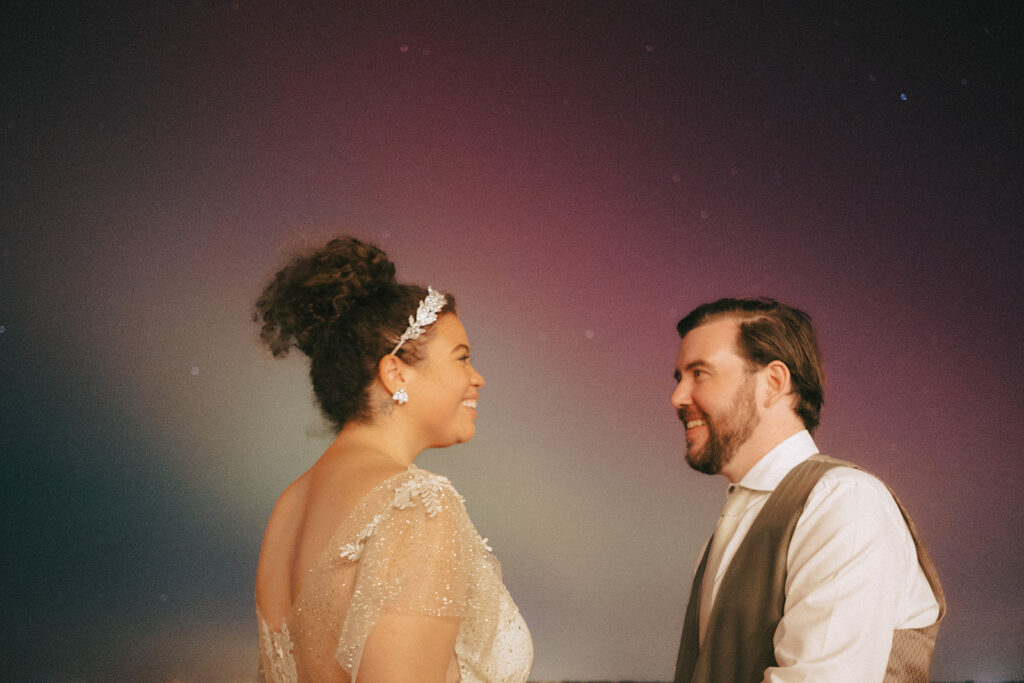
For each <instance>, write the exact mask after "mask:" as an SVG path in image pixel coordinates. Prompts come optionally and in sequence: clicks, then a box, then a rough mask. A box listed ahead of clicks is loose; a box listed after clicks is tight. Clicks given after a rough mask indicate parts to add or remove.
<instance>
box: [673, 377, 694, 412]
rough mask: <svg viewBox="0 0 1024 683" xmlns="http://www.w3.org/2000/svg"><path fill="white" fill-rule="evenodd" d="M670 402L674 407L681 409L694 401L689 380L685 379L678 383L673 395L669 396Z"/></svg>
mask: <svg viewBox="0 0 1024 683" xmlns="http://www.w3.org/2000/svg"><path fill="white" fill-rule="evenodd" d="M669 402H670V403H671V404H672V407H673V408H676V409H679V408H682V407H683V406H688V405H690V403H691V402H692V401H691V399H690V386H689V382H687V381H686V380H685V379H684V380H682V381H681V382H679V384H677V385H676V388H675V390H674V391H673V392H672V395H671V396H669Z"/></svg>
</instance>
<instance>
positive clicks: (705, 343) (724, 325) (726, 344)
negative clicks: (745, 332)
mask: <svg viewBox="0 0 1024 683" xmlns="http://www.w3.org/2000/svg"><path fill="white" fill-rule="evenodd" d="M738 331H739V321H738V320H737V319H736V318H732V317H729V318H719V319H717V320H712V321H711V322H708V323H705V324H703V325H699V326H697V327H695V328H693V329H692V330H690V331H689V332H687V333H686V336H684V337H683V339H682V342H681V343H680V345H679V364H680V366H684V365H686V364H688V363H691V362H694V361H697V360H705V361H707V360H710V359H711V358H712V357H714V356H720V355H721V354H722V353H723V352H727V353H731V354H732V355H738V354H737V352H736V351H737V350H736V337H737V334H738Z"/></svg>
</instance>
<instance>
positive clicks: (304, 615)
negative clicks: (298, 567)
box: [260, 466, 533, 683]
mask: <svg viewBox="0 0 1024 683" xmlns="http://www.w3.org/2000/svg"><path fill="white" fill-rule="evenodd" d="M391 611H395V612H399V613H404V614H414V615H423V616H433V617H454V618H458V619H460V621H461V625H460V628H459V634H458V636H457V639H456V644H455V653H454V654H453V657H454V660H455V661H454V662H453V663H455V664H457V666H458V669H459V671H460V674H461V681H462V683H525V681H526V680H527V678H528V675H529V671H530V664H531V661H532V655H533V647H532V643H531V641H530V635H529V631H528V629H527V627H526V624H525V623H524V622H523V618H522V616H521V615H520V614H519V611H518V609H516V606H515V603H514V602H513V601H512V599H511V597H510V596H509V595H508V591H507V590H506V589H505V586H504V585H503V583H502V581H501V565H500V564H499V563H498V561H497V559H496V558H495V557H494V555H492V554H491V552H490V546H488V545H487V541H486V539H484V538H482V537H481V536H480V534H479V533H478V532H477V530H476V528H475V527H474V526H473V523H472V522H471V521H470V519H469V516H468V514H467V513H466V509H465V504H464V499H463V497H462V496H461V495H459V493H458V491H456V490H455V488H454V487H453V486H452V484H451V482H449V481H448V479H447V478H445V477H442V476H439V475H436V474H433V473H430V472H426V471H424V470H420V469H418V468H416V467H415V466H412V467H410V468H409V470H408V471H407V472H403V473H401V474H399V475H396V476H395V477H393V478H391V479H389V480H387V481H386V482H382V483H381V484H380V485H378V487H376V488H375V489H374V490H372V491H371V492H370V493H368V494H367V495H366V496H364V498H363V500H361V501H360V502H359V503H358V504H357V505H356V507H355V508H354V509H353V511H352V512H351V513H350V514H349V516H348V517H347V518H346V520H345V521H343V522H342V524H341V525H340V526H339V529H338V531H337V532H336V533H335V536H334V538H333V539H332V540H331V542H330V543H329V545H328V546H327V548H326V549H325V553H324V555H323V557H322V559H321V560H320V561H319V562H318V563H317V564H316V565H314V566H313V567H312V568H311V569H310V570H309V573H308V575H307V576H305V577H304V581H303V584H302V587H301V589H300V591H299V595H298V596H297V597H296V599H295V604H294V605H293V607H292V609H291V611H290V612H289V613H288V614H287V616H286V617H285V619H286V621H287V625H286V624H285V620H282V622H281V624H282V626H281V631H280V632H279V633H274V632H273V631H271V630H270V629H269V627H267V626H265V624H263V622H262V620H261V630H260V634H261V642H262V654H263V657H262V659H263V667H262V668H263V671H264V676H265V677H266V678H267V679H268V680H270V681H273V682H274V683H281V682H284V681H287V682H288V683H293V682H294V681H296V680H311V681H316V680H342V681H350V680H352V679H355V678H356V677H357V676H358V670H359V664H360V660H361V659H362V653H363V648H364V646H365V644H366V641H367V638H368V637H369V635H370V633H371V632H372V630H373V628H374V627H375V626H376V624H377V623H379V621H380V619H381V617H383V616H384V615H385V614H386V613H388V612H391ZM289 628H290V632H289V630H288V629H289ZM293 646H294V649H293ZM296 674H297V675H296Z"/></svg>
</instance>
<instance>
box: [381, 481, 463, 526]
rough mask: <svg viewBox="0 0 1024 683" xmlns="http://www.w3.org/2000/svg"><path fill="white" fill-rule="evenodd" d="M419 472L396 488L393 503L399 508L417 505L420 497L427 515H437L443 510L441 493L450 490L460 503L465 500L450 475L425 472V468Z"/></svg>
mask: <svg viewBox="0 0 1024 683" xmlns="http://www.w3.org/2000/svg"><path fill="white" fill-rule="evenodd" d="M417 474H418V475H419V476H415V477H413V478H412V479H410V480H409V481H407V482H405V483H404V484H402V485H401V486H399V487H398V488H397V489H395V498H394V501H393V502H392V503H391V504H392V505H394V506H395V507H396V508H398V509H399V510H406V509H408V508H411V507H415V506H416V500H415V499H416V498H419V499H420V502H422V503H423V507H424V508H425V509H426V511H427V517H436V516H437V513H439V512H440V511H441V494H442V493H444V492H448V493H450V494H452V495H453V496H455V497H456V498H458V500H459V502H460V503H464V502H465V499H463V497H462V496H460V495H459V492H458V491H456V490H455V487H454V486H452V483H451V482H450V481H448V477H442V476H441V475H440V474H432V473H430V472H424V471H423V470H418V472H417Z"/></svg>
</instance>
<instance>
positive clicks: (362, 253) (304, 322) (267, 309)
mask: <svg viewBox="0 0 1024 683" xmlns="http://www.w3.org/2000/svg"><path fill="white" fill-rule="evenodd" d="M394 284H395V264H393V263H392V262H391V261H390V260H389V259H388V257H387V254H385V253H384V252H383V251H382V250H381V249H380V248H379V247H377V246H375V245H373V244H369V243H366V242H362V241H360V240H358V239H356V238H354V237H339V238H337V239H334V240H331V241H330V242H329V243H328V244H327V246H325V247H323V248H322V249H318V250H317V251H315V252H313V253H312V254H310V255H308V256H298V257H296V258H294V259H292V260H291V262H289V263H288V265H286V266H285V267H284V268H282V269H281V270H280V271H279V272H278V273H277V275H275V276H274V279H273V280H272V281H271V282H270V284H268V285H267V287H266V288H265V289H264V290H263V294H262V295H261V296H260V298H259V300H258V301H257V302H256V314H255V316H254V319H255V320H259V319H260V317H261V316H262V318H263V327H262V329H261V331H260V338H261V339H262V340H263V342H264V343H265V344H266V345H267V346H268V347H269V348H270V351H271V353H273V354H274V355H275V356H283V355H285V354H287V353H288V350H289V348H291V346H293V345H294V346H297V347H298V348H299V349H300V350H302V351H303V352H304V353H306V354H307V355H309V354H310V345H311V344H312V343H314V342H315V340H316V339H317V338H318V337H319V333H320V332H321V331H322V330H325V329H328V328H330V327H333V326H334V325H335V324H336V323H338V322H340V321H342V320H343V319H345V318H346V317H348V315H349V314H350V312H351V311H352V309H353V308H355V307H357V306H358V305H359V304H360V303H361V302H363V301H365V300H366V299H367V298H368V297H370V296H373V295H374V294H375V293H377V292H379V291H380V290H381V289H382V288H384V287H388V286H393V285H394Z"/></svg>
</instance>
